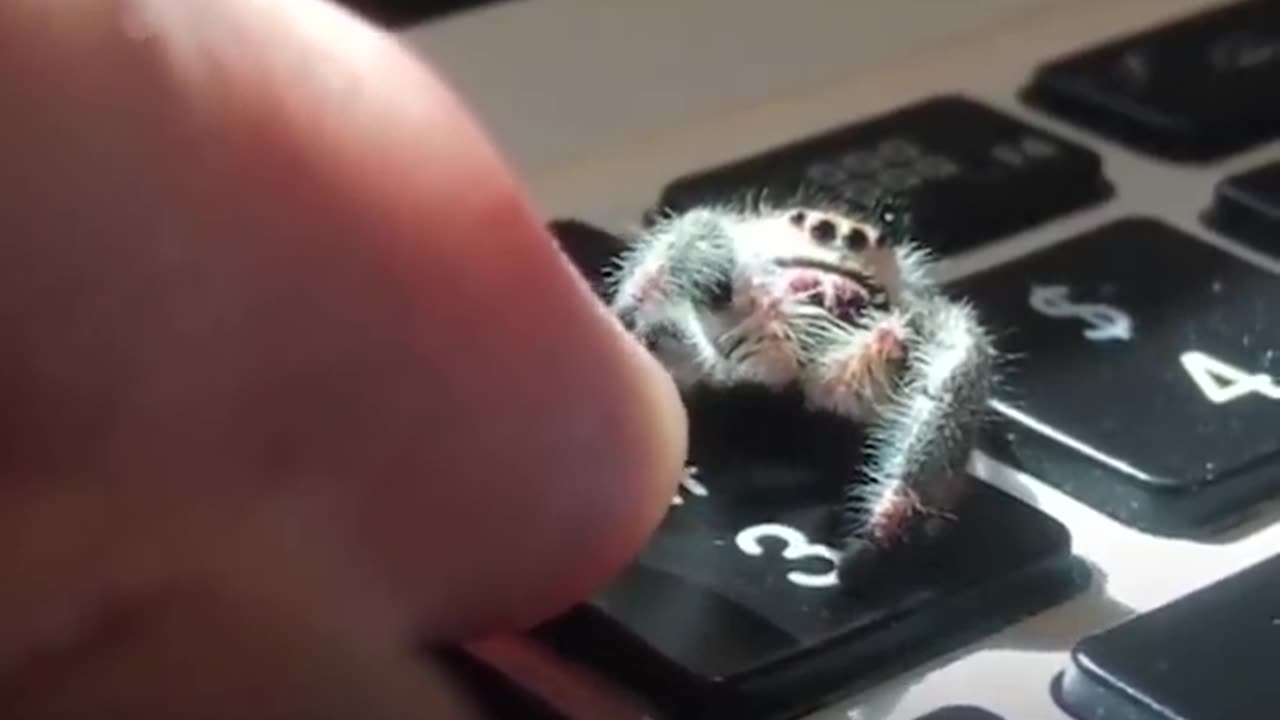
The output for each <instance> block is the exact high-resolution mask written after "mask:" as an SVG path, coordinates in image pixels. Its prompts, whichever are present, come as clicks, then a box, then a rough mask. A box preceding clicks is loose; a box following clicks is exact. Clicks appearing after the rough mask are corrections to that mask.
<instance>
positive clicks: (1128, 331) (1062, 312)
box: [1027, 285, 1133, 342]
mask: <svg viewBox="0 0 1280 720" xmlns="http://www.w3.org/2000/svg"><path fill="white" fill-rule="evenodd" d="M1027 304H1029V305H1030V306H1031V309H1032V310H1035V311H1036V312H1038V313H1040V314H1041V315H1047V316H1049V317H1051V318H1079V319H1080V320H1083V321H1084V323H1085V324H1086V325H1088V327H1086V328H1085V329H1084V336H1085V338H1087V339H1089V340H1092V341H1094V342H1102V341H1106V340H1132V339H1133V317H1132V316H1131V315H1129V313H1127V312H1125V311H1124V310H1121V309H1120V308H1118V307H1115V306H1113V305H1104V304H1102V303H1078V302H1072V300H1071V288H1069V287H1067V286H1066V285H1032V286H1031V293H1030V295H1028V296H1027Z"/></svg>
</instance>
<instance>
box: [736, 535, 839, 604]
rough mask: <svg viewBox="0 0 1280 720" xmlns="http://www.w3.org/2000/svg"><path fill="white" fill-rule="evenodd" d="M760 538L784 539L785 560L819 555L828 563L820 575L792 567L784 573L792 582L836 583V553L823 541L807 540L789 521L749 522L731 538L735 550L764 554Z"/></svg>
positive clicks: (810, 585) (803, 584)
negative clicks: (747, 526)
mask: <svg viewBox="0 0 1280 720" xmlns="http://www.w3.org/2000/svg"><path fill="white" fill-rule="evenodd" d="M763 538H775V539H778V540H781V541H782V542H784V543H786V546H785V547H783V548H782V557H784V558H786V559H787V560H803V559H804V558H822V559H823V560H826V561H828V562H829V563H831V569H830V570H828V571H827V572H825V573H822V574H821V575H819V574H817V573H807V572H800V571H799V570H792V571H791V572H789V573H787V580H789V581H791V583H792V584H793V585H799V586H801V587H808V588H825V587H834V586H836V585H839V584H840V580H839V578H838V576H837V574H836V567H837V565H838V564H839V563H840V553H838V552H836V551H835V550H834V549H832V548H830V547H827V546H826V545H822V544H819V543H815V542H812V541H810V540H809V538H807V537H805V534H804V533H802V532H800V531H799V530H797V529H795V528H793V527H791V526H790V525H783V524H781V523H765V524H763V525H753V526H751V527H749V528H747V529H745V530H743V531H742V532H740V533H738V537H737V538H736V539H735V541H736V542H737V544H738V549H739V550H741V551H742V552H744V553H746V554H748V555H754V556H757V557H758V556H760V555H763V554H764V548H763V547H762V546H761V545H760V540H761V539H763Z"/></svg>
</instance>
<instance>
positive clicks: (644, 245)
mask: <svg viewBox="0 0 1280 720" xmlns="http://www.w3.org/2000/svg"><path fill="white" fill-rule="evenodd" d="M736 219H737V218H736V217H735V216H733V215H731V214H728V213H726V212H723V211H719V210H715V209H712V208H699V209H694V210H690V211H689V212H686V213H684V214H681V215H677V216H674V217H670V218H665V219H663V220H662V221H660V222H658V223H657V224H655V225H654V226H653V227H651V228H649V229H648V230H646V231H645V232H644V233H642V234H640V235H639V237H637V238H636V239H635V241H634V243H633V244H632V245H631V247H630V248H628V249H627V250H626V251H625V252H624V253H622V255H621V256H620V257H619V259H618V261H617V262H616V264H615V265H614V266H613V267H612V268H610V269H609V270H608V271H607V273H606V278H607V280H606V282H607V288H608V301H609V305H610V310H611V311H612V312H613V313H614V315H616V316H617V317H618V318H619V320H620V321H621V322H622V324H623V325H624V326H625V327H626V328H627V330H628V331H629V332H631V333H632V334H633V335H635V336H636V337H637V338H638V339H640V341H641V342H643V343H645V344H646V345H648V346H649V347H650V348H651V349H654V350H656V351H658V353H659V355H663V356H664V357H679V358H680V361H679V362H676V361H674V360H673V361H672V362H671V363H669V364H670V365H673V366H676V365H678V366H679V367H671V369H672V370H673V373H674V374H675V375H677V380H681V381H686V380H687V381H690V382H692V381H695V380H704V381H708V380H709V381H712V382H715V381H716V379H717V378H718V377H719V376H720V375H721V374H722V371H723V368H724V367H725V364H726V362H727V358H725V357H724V356H723V354H722V353H721V352H720V351H719V350H718V349H717V348H716V346H715V344H714V342H713V341H712V339H711V338H710V337H708V336H707V331H706V329H705V328H704V327H703V325H702V323H700V322H699V320H698V315H699V312H700V311H703V310H706V309H714V308H717V307H720V306H722V305H725V304H727V303H729V302H730V300H731V297H732V290H733V281H734V273H735V270H736V255H735V251H734V246H733V236H732V230H733V227H732V224H733V223H734V222H735V220H736ZM668 350H676V351H678V352H674V353H671V352H666V351H668Z"/></svg>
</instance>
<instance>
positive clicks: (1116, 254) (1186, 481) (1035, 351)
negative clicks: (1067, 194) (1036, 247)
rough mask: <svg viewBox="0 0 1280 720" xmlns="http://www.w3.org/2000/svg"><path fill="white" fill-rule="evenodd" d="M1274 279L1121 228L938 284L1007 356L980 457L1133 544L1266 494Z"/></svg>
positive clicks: (1275, 452)
mask: <svg viewBox="0 0 1280 720" xmlns="http://www.w3.org/2000/svg"><path fill="white" fill-rule="evenodd" d="M1278 280H1280V278H1277V276H1276V275H1275V274H1273V273H1270V272H1267V271H1265V270H1263V269H1261V268H1259V267H1257V266H1255V265H1252V264H1249V263H1246V262H1244V261H1242V260H1239V259H1237V258H1235V257H1234V256H1231V255H1229V254H1227V253H1226V252H1223V251H1221V250H1218V249H1217V248H1214V247H1213V246H1211V245H1209V244H1207V243H1205V242H1203V241H1200V240H1198V239H1197V238H1194V237H1192V236H1189V235H1187V234H1185V233H1183V232H1181V231H1179V230H1177V229H1175V228H1173V227H1170V226H1169V225H1166V224H1164V223H1162V222H1159V221H1156V220H1150V219H1143V218H1129V219H1122V220H1119V221H1116V222H1113V223H1111V224H1108V225H1105V226H1103V227H1100V228H1097V229H1094V230H1092V231H1090V232H1087V233H1084V234H1083V235H1080V236H1077V237H1075V238H1072V239H1069V240H1067V241H1066V242H1063V243H1061V244H1059V245H1056V246H1053V247H1051V248H1049V249H1048V250H1045V251H1042V252H1039V253H1036V254H1034V255H1031V256H1029V257H1027V258H1024V259H1022V260H1019V261H1015V262H1013V263H1010V264H1007V265H1004V266H1000V267H997V268H994V269H992V270H989V271H986V272H984V273H981V274H978V275H974V276H970V277H968V278H965V279H963V280H962V281H960V282H957V283H955V284H954V285H953V286H952V291H953V292H955V293H956V294H957V295H960V296H963V297H966V298H968V299H970V300H971V301H972V302H973V303H974V304H975V306H976V307H977V308H978V310H979V312H980V313H981V315H982V316H983V317H984V318H985V319H986V322H987V324H988V325H989V326H990V327H991V328H992V329H993V332H994V334H995V335H996V337H997V344H998V346H999V347H1000V348H1001V349H1002V350H1003V351H1004V352H1005V353H1006V354H1007V356H1008V357H1009V358H1010V359H1009V361H1008V363H1007V370H1006V375H1007V381H1006V383H1005V384H1006V387H1008V388H1009V389H1008V391H1007V392H1006V393H1005V394H1004V395H1003V396H1002V397H1001V398H1000V399H999V400H997V402H996V403H994V406H995V409H996V410H998V411H999V413H1000V414H1001V415H1003V416H1004V417H1005V418H1006V419H1007V420H1008V421H1009V422H1008V423H1007V427H1006V428H1005V430H1007V432H1008V434H1007V435H1006V437H1005V439H1006V441H1007V442H1005V443H1003V444H1002V445H1000V446H993V447H992V448H991V450H992V453H993V454H994V455H996V456H998V457H1001V459H1006V460H1009V461H1010V462H1012V463H1013V464H1014V465H1018V466H1020V467H1022V468H1023V469H1026V470H1028V471H1029V472H1030V473H1031V474H1033V475H1036V476H1038V477H1040V478H1042V479H1044V480H1045V481H1046V482H1049V483H1051V484H1054V485H1057V486H1059V487H1060V488H1062V489H1063V490H1064V491H1066V492H1067V493H1069V494H1072V495H1075V496H1077V497H1078V498H1080V499H1082V500H1083V501H1085V502H1087V503H1089V504H1091V505H1093V506H1095V507H1097V508H1098V509H1100V510H1101V511H1103V512H1106V513H1109V514H1111V515H1112V516H1113V517H1116V518H1118V519H1120V520H1121V521H1124V522H1128V523H1130V524H1132V525H1134V526H1137V527H1141V528H1143V529H1145V530H1148V531H1152V532H1159V533H1166V534H1183V533H1192V534H1195V533H1200V532H1203V531H1205V530H1208V529H1212V528H1215V527H1217V526H1220V525H1225V524H1228V523H1229V522H1230V521H1233V520H1236V519H1238V516H1239V515H1240V514H1242V513H1243V512H1244V511H1245V510H1247V509H1248V508H1249V507H1250V506H1251V505H1252V504H1254V503H1256V502H1258V501H1260V500H1261V499H1263V498H1267V497H1270V496H1272V495H1274V494H1277V493H1280V465H1277V464H1276V462H1277V461H1280V434H1277V432H1276V430H1275V429H1276V427H1280V376H1278V375H1277V373H1278V372H1280V326H1277V325H1276V323H1275V319H1274V309H1275V308H1276V307H1278V306H1280V281H1278Z"/></svg>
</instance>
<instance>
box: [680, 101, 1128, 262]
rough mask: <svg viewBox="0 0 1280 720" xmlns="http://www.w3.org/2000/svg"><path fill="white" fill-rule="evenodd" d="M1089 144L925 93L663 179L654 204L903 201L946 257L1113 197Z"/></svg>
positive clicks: (978, 105) (919, 229)
mask: <svg viewBox="0 0 1280 720" xmlns="http://www.w3.org/2000/svg"><path fill="white" fill-rule="evenodd" d="M1111 192H1112V190H1111V186H1110V184H1109V183H1108V182H1107V181H1106V179H1105V178H1104V176H1103V174H1102V163H1101V159H1100V158H1099V157H1098V155H1097V154H1096V153H1094V152H1092V151H1091V150H1089V149H1087V148H1084V147H1081V146H1079V145H1076V144H1073V143H1071V142H1068V141H1067V140H1065V139H1063V138H1061V137H1058V136H1056V135H1053V134H1051V133H1049V132H1047V131H1045V130H1043V129H1041V128H1038V127H1034V126H1032V125H1028V124H1026V123H1024V122H1022V121H1020V120H1018V119H1015V118H1013V117H1010V116H1009V115H1006V114H1004V113H1002V112H1000V111H997V110H995V109H993V108H991V107H988V106H986V105H983V104H981V103H978V102H976V101H974V100H971V99H968V98H964V97H959V96H943V97H935V98H929V99H926V100H923V101H921V102H918V103H916V104H913V105H909V106H906V107H902V108H899V109H897V110H894V111H892V112H889V113H887V114H884V115H880V116H878V117H875V118H872V119H869V120H865V121H861V122H858V123H856V124H852V125H848V126H845V127H842V128H838V129H834V130H831V131H829V132H826V133H823V134H821V135H819V136H817V137H812V138H809V139H805V140H801V141H799V142H795V143H792V144H789V145H786V146H784V147H779V148H775V149H771V150H767V151H765V152H763V153H760V154H758V155H755V156H752V157H748V158H745V159H743V160H740V161H737V162H734V163H731V164H729V165H725V166H722V167H717V168H713V169H710V170H706V171H701V172H698V173H695V174H692V175H689V176H686V177H683V178H679V179H677V180H676V181H674V182H673V183H672V184H670V185H669V186H668V187H667V188H666V189H665V190H664V191H663V193H662V195H661V197H660V199H659V203H658V204H659V206H660V207H661V208H671V209H675V210H683V209H687V208H688V207H690V206H692V205H697V204H700V203H702V202H705V201H708V200H729V201H738V200H741V199H742V198H744V197H749V196H751V195H757V194H758V195H763V196H764V197H765V199H766V200H770V201H773V202H777V201H779V200H780V199H781V198H790V197H795V196H796V195H797V194H800V195H807V196H817V197H822V198H826V199H833V200H835V201H837V202H841V203H846V204H849V205H853V206H865V205H869V204H872V203H874V202H875V201H876V200H877V199H878V198H880V197H881V196H882V195H884V194H886V193H887V194H890V195H896V196H898V197H901V198H902V199H904V200H905V201H906V203H907V207H908V208H909V209H910V211H911V214H912V216H913V220H914V224H915V226H916V232H917V235H918V236H919V239H920V241H921V242H923V243H924V244H927V245H929V246H930V247H931V248H932V249H933V250H934V251H935V252H937V253H940V254H950V253H954V252H957V251H960V250H966V249H968V248H970V247H972V246H974V245H977V244H979V243H983V242H986V241H990V240H993V239H996V238H998V237H1001V236H1004V235H1008V234H1012V233H1014V232H1018V231H1021V230H1025V229H1027V228H1030V227H1032V226H1035V225H1037V224H1040V223H1043V222H1046V221H1048V220H1050V219H1053V218H1056V217H1058V216H1060V215H1063V214H1066V213H1069V212H1072V211H1075V210H1078V209H1080V208H1083V207H1086V206H1088V205H1091V204H1093V203H1096V202H1100V201H1102V200H1103V199H1105V198H1107V197H1109V196H1110V194H1111Z"/></svg>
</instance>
